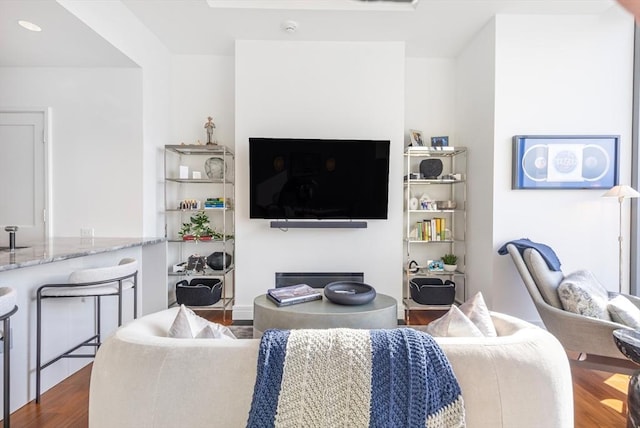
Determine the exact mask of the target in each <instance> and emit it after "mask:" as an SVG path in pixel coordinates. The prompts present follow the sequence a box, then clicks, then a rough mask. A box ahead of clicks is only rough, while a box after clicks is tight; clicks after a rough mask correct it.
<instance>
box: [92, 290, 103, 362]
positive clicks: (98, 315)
mask: <svg viewBox="0 0 640 428" xmlns="http://www.w3.org/2000/svg"><path fill="white" fill-rule="evenodd" d="M96 299H98V302H97V305H96V320H95V321H96V323H95V326H96V330H95V335H96V336H97V339H96V340H97V343H98V346H99V345H100V344H101V343H102V337H101V336H100V334H101V333H100V332H101V331H102V327H101V325H102V324H101V318H102V315H101V314H102V311H101V309H100V307H101V306H100V304H101V303H102V299H101V298H100V296H96ZM96 352H98V347H96V348H95V351H94V354H95V353H96Z"/></svg>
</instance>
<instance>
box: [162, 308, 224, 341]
mask: <svg viewBox="0 0 640 428" xmlns="http://www.w3.org/2000/svg"><path fill="white" fill-rule="evenodd" d="M168 336H169V337H173V338H175V339H194V338H195V339H235V338H236V337H235V336H234V334H233V333H232V332H231V330H229V328H228V327H225V326H223V325H221V324H217V323H213V322H209V321H207V320H206V319H204V318H202V317H199V316H198V315H196V313H195V312H193V311H192V310H191V309H189V308H187V307H186V306H185V305H180V309H179V310H178V314H177V315H176V318H175V320H173V324H172V325H171V327H170V328H169V332H168Z"/></svg>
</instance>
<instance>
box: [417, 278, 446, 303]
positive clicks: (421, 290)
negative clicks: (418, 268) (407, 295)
mask: <svg viewBox="0 0 640 428" xmlns="http://www.w3.org/2000/svg"><path fill="white" fill-rule="evenodd" d="M409 291H410V292H411V298H412V299H413V300H414V301H415V302H417V303H420V304H421V305H451V304H453V301H454V300H455V298H456V284H455V282H453V281H450V280H446V281H445V282H442V280H441V279H440V278H426V277H425V278H413V279H412V280H411V281H409Z"/></svg>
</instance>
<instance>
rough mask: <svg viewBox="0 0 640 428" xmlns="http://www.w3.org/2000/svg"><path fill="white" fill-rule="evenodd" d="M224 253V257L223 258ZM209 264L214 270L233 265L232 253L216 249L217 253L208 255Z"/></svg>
mask: <svg viewBox="0 0 640 428" xmlns="http://www.w3.org/2000/svg"><path fill="white" fill-rule="evenodd" d="M223 255H224V259H223V258H222V257H223ZM207 264H208V265H209V267H210V268H211V269H213V270H222V269H224V268H225V267H229V266H231V254H229V253H222V252H219V251H216V252H215V253H211V254H209V256H208V257H207Z"/></svg>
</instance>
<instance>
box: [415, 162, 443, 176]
mask: <svg viewBox="0 0 640 428" xmlns="http://www.w3.org/2000/svg"><path fill="white" fill-rule="evenodd" d="M420 173H421V174H422V177H423V178H429V179H434V178H438V176H439V175H440V174H442V161H441V160H440V159H425V160H423V161H422V162H420Z"/></svg>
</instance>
